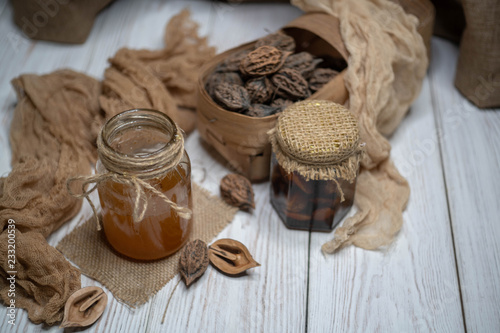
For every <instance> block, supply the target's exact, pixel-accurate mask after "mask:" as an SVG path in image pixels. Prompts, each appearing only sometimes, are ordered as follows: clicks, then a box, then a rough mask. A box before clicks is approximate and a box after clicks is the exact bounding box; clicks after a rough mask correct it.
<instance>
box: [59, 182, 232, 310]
mask: <svg viewBox="0 0 500 333" xmlns="http://www.w3.org/2000/svg"><path fill="white" fill-rule="evenodd" d="M193 208H194V224H193V230H192V233H191V239H201V240H203V241H205V242H207V243H209V242H210V241H211V240H212V239H213V238H214V237H215V236H217V235H218V234H219V232H221V231H222V229H224V227H225V226H226V225H227V224H228V223H229V222H231V221H232V219H233V217H234V215H235V214H236V211H237V208H234V207H231V206H229V205H227V204H226V203H225V202H224V201H223V200H222V199H220V198H218V197H216V196H213V195H211V194H210V193H209V192H208V191H207V190H205V189H203V188H202V187H200V186H198V185H196V184H193ZM56 248H57V249H58V250H59V251H61V252H62V253H63V254H64V255H65V256H66V257H67V258H68V259H69V260H71V261H72V262H73V263H74V264H75V265H77V266H78V267H79V268H80V270H81V272H82V273H83V274H85V275H87V276H89V277H91V278H93V279H95V280H97V281H99V282H100V283H102V284H103V285H104V286H105V287H106V288H108V289H109V290H110V291H111V292H112V293H113V296H114V297H115V298H117V299H119V300H120V301H122V302H124V303H125V304H127V305H129V306H132V307H136V306H138V305H141V304H144V303H146V302H147V301H148V300H149V298H150V297H151V296H153V295H154V294H155V293H157V292H158V291H159V290H160V289H161V288H163V286H164V285H165V284H167V283H168V282H169V281H170V279H172V278H173V277H174V276H175V275H176V274H177V273H178V271H179V269H178V263H179V255H180V251H179V252H177V253H176V254H174V255H172V256H170V257H168V258H166V259H162V260H157V261H152V262H139V261H132V260H130V259H126V258H125V257H123V256H121V255H119V254H118V253H117V252H115V251H114V250H113V249H112V248H111V246H110V245H109V244H108V243H107V241H106V239H105V236H104V233H103V232H102V231H98V230H97V228H96V224H95V221H94V220H93V218H90V219H88V220H87V221H85V222H84V223H83V224H82V225H81V226H79V227H77V228H75V229H74V230H73V231H72V232H71V233H70V234H68V235H67V236H66V237H64V238H63V239H62V240H61V241H60V242H59V244H58V245H57V247H56Z"/></svg>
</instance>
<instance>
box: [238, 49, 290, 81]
mask: <svg viewBox="0 0 500 333" xmlns="http://www.w3.org/2000/svg"><path fill="white" fill-rule="evenodd" d="M289 54H290V53H289V52H281V51H280V50H278V49H277V48H275V47H273V46H261V47H259V48H257V49H255V50H254V51H252V52H250V53H249V54H248V55H247V56H246V57H245V58H244V59H243V60H242V61H241V64H240V71H241V73H242V74H244V75H247V76H264V75H269V74H273V73H276V72H277V71H278V70H279V69H280V68H281V67H282V66H283V64H284V63H285V60H286V58H287V57H288V55H289Z"/></svg>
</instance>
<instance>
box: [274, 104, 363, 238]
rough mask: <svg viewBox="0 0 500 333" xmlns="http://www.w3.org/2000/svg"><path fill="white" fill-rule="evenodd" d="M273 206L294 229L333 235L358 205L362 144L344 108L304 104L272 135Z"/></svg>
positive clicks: (292, 109) (282, 120) (296, 106)
mask: <svg viewBox="0 0 500 333" xmlns="http://www.w3.org/2000/svg"><path fill="white" fill-rule="evenodd" d="M270 141H271V144H272V147H273V155H272V160H271V204H272V206H273V207H274V209H275V210H276V212H277V213H278V215H279V217H280V218H281V220H282V221H283V222H284V223H285V225H286V226H287V227H289V228H292V229H302V230H311V231H331V230H333V229H334V228H335V226H336V225H337V224H338V223H339V222H340V220H342V218H343V217H344V216H345V215H346V214H347V212H348V211H349V210H350V208H351V207H352V205H353V202H354V192H355V188H356V177H357V175H358V169H359V162H360V159H361V157H362V153H363V147H364V144H362V143H360V137H359V129H358V125H357V121H356V119H355V118H354V116H353V115H352V114H351V112H350V111H349V110H348V109H346V108H345V107H343V106H342V105H339V104H336V103H333V102H329V101H319V100H305V101H302V102H298V103H295V104H293V105H292V106H290V107H288V108H287V109H286V110H285V111H283V113H282V114H281V115H280V117H279V118H278V120H277V123H276V126H275V128H274V129H273V130H272V131H271V132H270Z"/></svg>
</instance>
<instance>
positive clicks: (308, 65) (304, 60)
mask: <svg viewBox="0 0 500 333" xmlns="http://www.w3.org/2000/svg"><path fill="white" fill-rule="evenodd" d="M322 61H323V59H319V58H316V59H315V58H314V57H313V55H312V54H310V53H309V52H299V53H296V54H292V55H290V56H289V57H288V58H287V59H286V61H285V64H284V65H283V68H291V69H295V70H296V71H297V72H299V73H300V75H302V76H303V77H304V78H308V77H309V76H310V75H311V74H312V73H313V71H314V69H315V68H316V66H317V65H318V64H319V63H320V62H322Z"/></svg>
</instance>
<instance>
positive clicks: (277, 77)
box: [271, 68, 310, 100]
mask: <svg viewBox="0 0 500 333" xmlns="http://www.w3.org/2000/svg"><path fill="white" fill-rule="evenodd" d="M271 80H272V82H273V83H274V85H275V86H276V87H277V88H278V95H279V96H282V97H283V98H287V99H292V100H298V99H305V98H307V97H309V95H310V92H309V84H308V83H307V81H306V80H305V79H304V78H303V77H302V75H300V73H299V72H297V71H296V70H294V69H290V68H283V69H282V70H280V71H279V72H278V73H276V74H274V75H273V77H272V78H271Z"/></svg>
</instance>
